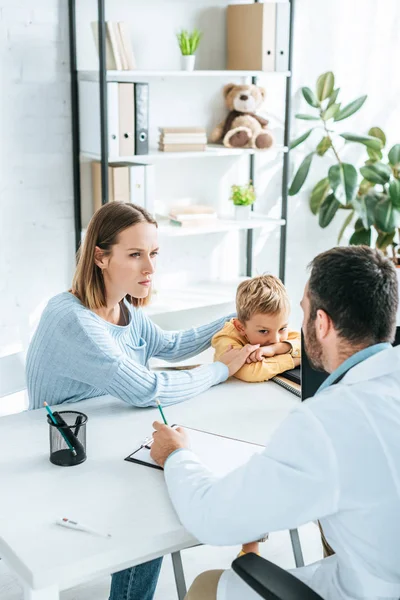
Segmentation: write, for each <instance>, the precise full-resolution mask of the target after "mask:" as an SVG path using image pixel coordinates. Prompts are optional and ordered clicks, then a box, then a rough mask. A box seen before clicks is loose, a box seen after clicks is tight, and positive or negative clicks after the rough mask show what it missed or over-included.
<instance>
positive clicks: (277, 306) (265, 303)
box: [236, 275, 290, 323]
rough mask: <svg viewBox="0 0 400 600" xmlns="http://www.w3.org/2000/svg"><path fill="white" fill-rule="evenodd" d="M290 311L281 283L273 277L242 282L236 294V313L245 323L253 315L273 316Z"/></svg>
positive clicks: (259, 277)
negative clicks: (282, 311) (283, 311)
mask: <svg viewBox="0 0 400 600" xmlns="http://www.w3.org/2000/svg"><path fill="white" fill-rule="evenodd" d="M281 310H290V303H289V297H288V294H287V291H286V288H285V286H284V285H283V283H282V281H281V280H280V279H278V277H275V276H274V275H259V276H258V277H253V278H252V279H246V280H245V281H242V283H241V284H240V285H239V287H238V289H237V292H236V312H237V316H238V319H239V321H241V322H242V323H246V322H247V321H249V320H250V319H251V317H252V316H253V315H256V314H258V313H261V314H264V315H268V314H271V315H275V314H276V313H278V312H280V311H281Z"/></svg>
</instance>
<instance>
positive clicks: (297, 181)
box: [289, 152, 314, 196]
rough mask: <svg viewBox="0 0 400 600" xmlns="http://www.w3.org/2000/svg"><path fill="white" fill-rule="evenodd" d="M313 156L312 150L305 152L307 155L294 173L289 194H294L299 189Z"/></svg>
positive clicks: (305, 177)
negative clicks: (308, 152)
mask: <svg viewBox="0 0 400 600" xmlns="http://www.w3.org/2000/svg"><path fill="white" fill-rule="evenodd" d="M313 156H314V152H310V154H307V156H306V157H305V159H304V160H303V162H302V163H301V165H300V167H299V168H298V171H297V173H296V175H295V176H294V179H293V181H292V185H291V186H290V188H289V196H295V195H296V194H298V193H299V191H300V190H301V188H302V186H303V183H304V182H305V180H306V179H307V175H308V172H309V170H310V167H311V162H312V159H313Z"/></svg>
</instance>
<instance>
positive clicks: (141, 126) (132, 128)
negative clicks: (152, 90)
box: [79, 81, 149, 158]
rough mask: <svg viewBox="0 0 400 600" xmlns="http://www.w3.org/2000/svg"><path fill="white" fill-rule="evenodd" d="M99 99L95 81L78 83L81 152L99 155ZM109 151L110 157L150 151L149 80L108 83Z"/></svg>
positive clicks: (97, 85) (136, 154)
mask: <svg viewBox="0 0 400 600" xmlns="http://www.w3.org/2000/svg"><path fill="white" fill-rule="evenodd" d="M99 114H100V99H99V84H98V83H97V82H96V81H81V82H80V83H79V118H80V124H81V127H80V145H81V151H82V152H86V153H88V154H97V155H99V154H100V127H99ZM107 129H108V151H109V156H110V157H111V158H117V157H120V156H126V157H128V156H138V155H142V154H148V151H149V146H148V129H149V91H148V84H147V83H118V82H107Z"/></svg>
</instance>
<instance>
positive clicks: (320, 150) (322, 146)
mask: <svg viewBox="0 0 400 600" xmlns="http://www.w3.org/2000/svg"><path fill="white" fill-rule="evenodd" d="M331 146H332V141H331V138H330V137H329V136H326V137H323V138H322V140H321V141H320V143H319V144H318V146H317V148H316V152H317V154H318V156H324V154H325V153H326V152H327V151H328V150H329V148H330V147H331Z"/></svg>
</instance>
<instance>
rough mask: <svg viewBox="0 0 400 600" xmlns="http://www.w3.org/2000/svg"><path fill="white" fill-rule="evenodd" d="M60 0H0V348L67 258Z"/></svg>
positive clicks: (69, 219)
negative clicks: (33, 0) (35, 0)
mask: <svg viewBox="0 0 400 600" xmlns="http://www.w3.org/2000/svg"><path fill="white" fill-rule="evenodd" d="M66 8H67V2H65V1H64V0H58V1H56V0H38V1H37V2H35V3H32V2H30V1H29V0H1V1H0V65H1V67H0V69H1V71H0V72H1V93H0V132H1V143H0V148H1V160H0V211H1V216H0V307H1V310H0V356H2V355H7V354H10V353H12V352H15V351H19V350H21V349H25V348H26V346H27V343H28V339H29V332H30V330H31V328H32V326H33V324H34V323H35V322H36V321H37V318H38V317H39V315H40V312H41V310H42V309H43V306H44V305H45V302H46V300H47V299H48V298H49V297H50V296H52V295H54V294H55V293H57V292H59V291H60V290H63V289H65V288H66V287H67V286H68V284H69V282H70V278H71V272H72V268H73V262H74V256H73V254H74V240H73V200H72V170H71V165H72V161H71V125H70V100H69V57H68V44H67V40H68V38H67V12H66Z"/></svg>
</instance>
